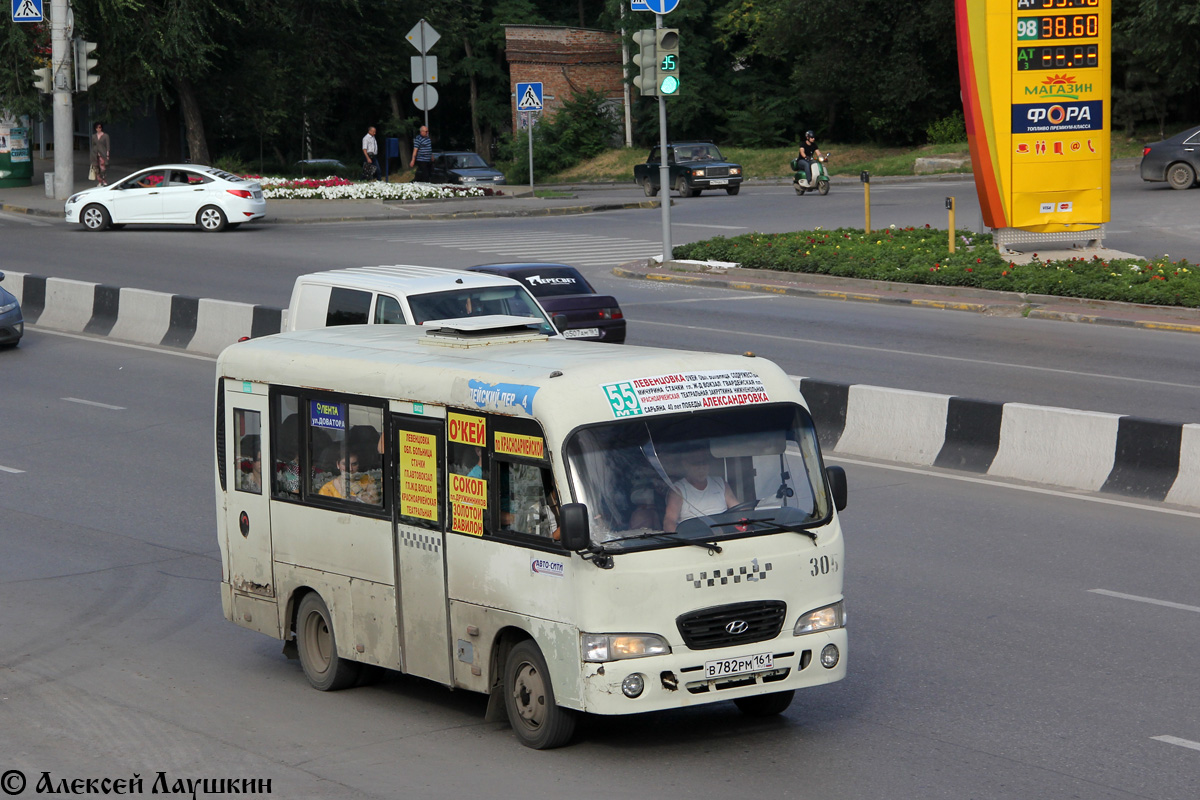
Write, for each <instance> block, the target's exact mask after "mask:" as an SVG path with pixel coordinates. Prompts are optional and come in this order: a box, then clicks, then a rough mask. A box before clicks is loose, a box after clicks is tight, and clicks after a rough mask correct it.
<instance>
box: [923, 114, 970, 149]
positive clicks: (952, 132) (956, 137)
mask: <svg viewBox="0 0 1200 800" xmlns="http://www.w3.org/2000/svg"><path fill="white" fill-rule="evenodd" d="M925 136H926V137H927V138H928V139H929V143H930V144H957V143H958V142H965V141H966V140H967V123H966V120H964V119H963V115H962V112H961V111H955V112H954V113H953V114H951V115H950V116H948V117H942V118H941V119H939V120H937V121H936V122H931V123H929V127H928V128H926V129H925Z"/></svg>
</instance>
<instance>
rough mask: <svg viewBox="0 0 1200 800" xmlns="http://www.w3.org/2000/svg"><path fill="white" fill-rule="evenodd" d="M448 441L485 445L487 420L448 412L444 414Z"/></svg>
mask: <svg viewBox="0 0 1200 800" xmlns="http://www.w3.org/2000/svg"><path fill="white" fill-rule="evenodd" d="M446 423H447V426H448V428H447V431H448V435H449V438H450V441H452V442H457V443H459V444H473V445H476V446H478V447H487V420H486V419H484V418H483V417H470V416H467V415H466V414H455V413H454V412H450V413H449V414H447V415H446Z"/></svg>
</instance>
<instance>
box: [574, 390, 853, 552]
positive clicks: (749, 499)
mask: <svg viewBox="0 0 1200 800" xmlns="http://www.w3.org/2000/svg"><path fill="white" fill-rule="evenodd" d="M566 457H567V463H568V466H569V468H570V475H571V488H572V491H573V494H574V498H575V501H576V502H580V503H585V504H586V505H587V507H588V510H589V512H590V516H591V519H592V523H591V530H592V538H593V540H594V541H595V542H596V543H597V544H605V543H608V544H609V545H610V546H612V545H614V544H616V545H619V546H624V547H632V546H633V545H634V543H635V542H636V543H637V546H638V547H644V546H663V545H665V544H669V543H671V542H672V541H677V540H678V538H679V537H686V538H694V539H696V540H698V541H712V540H713V539H716V538H734V537H741V536H755V535H763V534H768V533H777V532H778V531H780V530H803V529H806V528H810V527H812V526H815V525H819V524H822V523H823V522H825V521H826V520H827V519H828V517H829V514H830V501H829V498H828V496H827V495H826V492H825V481H824V478H823V474H822V467H821V460H820V454H819V449H818V446H817V437H816V432H815V431H814V429H813V424H812V417H810V416H809V414H808V412H807V411H805V410H804V409H803V408H802V407H800V406H797V405H793V404H772V405H755V406H743V407H739V408H724V409H717V410H712V411H704V412H697V413H689V414H681V415H673V416H661V417H640V418H635V419H624V420H618V421H614V422H609V423H604V424H601V425H594V426H590V427H587V428H583V429H581V430H578V431H576V432H575V433H574V434H573V435H572V436H571V437H570V438H569V439H568V440H567V443H566ZM648 532H669V533H670V532H673V533H675V534H676V536H675V537H672V538H667V537H661V536H660V537H654V536H647V535H646V534H647V533H648Z"/></svg>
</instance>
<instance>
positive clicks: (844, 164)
mask: <svg viewBox="0 0 1200 800" xmlns="http://www.w3.org/2000/svg"><path fill="white" fill-rule="evenodd" d="M1189 127H1191V126H1190V125H1176V126H1173V127H1169V128H1167V129H1166V131H1164V133H1165V134H1166V136H1168V137H1169V136H1173V135H1174V134H1176V133H1178V132H1179V131H1182V130H1185V129H1187V128H1189ZM1161 138H1163V137H1162V136H1160V133H1159V131H1158V129H1157V128H1153V129H1151V128H1141V129H1138V130H1137V132H1136V133H1135V134H1134V135H1133V136H1126V135H1125V133H1124V131H1117V132H1115V133H1114V134H1113V136H1112V157H1113V158H1114V159H1117V158H1140V157H1141V155H1142V148H1143V147H1144V146H1145V145H1147V144H1149V143H1151V142H1156V141H1159V140H1160V139H1161ZM821 149H822V150H824V151H826V152H829V153H832V154H833V155H832V158H830V160H829V170H830V172H831V173H832V174H834V175H851V176H857V175H858V174H859V173H860V172H861V171H862V170H868V171H870V173H871V175H873V176H878V177H882V176H889V175H912V174H914V172H913V164H914V163H915V162H916V160H917V159H918V158H922V157H925V156H940V155H953V154H959V155H967V154H968V151H967V143H966V142H961V143H959V144H940V145H924V146H922V147H917V148H911V147H907V148H905V147H880V146H878V145H872V144H838V143H837V142H822V143H821ZM649 152H650V148H648V147H634V148H631V149H625V148H620V149H615V150H608V151H606V152H604V153H601V154H600V155H598V156H596V157H595V158H592V159H588V160H587V161H584V162H582V163H580V164H577V165H576V166H574V167H572V168H571V169H568V170H565V171H563V172H560V173H558V174H557V175H552V176H550V177H549V178H545V179H543V180H541V181H539V182H540V183H590V182H601V181H603V182H607V181H616V182H618V183H625V182H629V183H632V182H633V165H634V164H640V163H642V162H643V161H645V160H646V155H647V154H648V153H649ZM721 152H722V153H723V154H724V155H725V157H726V158H728V159H729V160H730V161H735V162H737V163H739V164H741V165H742V169H743V173H744V174H745V176H746V177H747V178H787V177H791V175H792V171H791V169H790V167H789V166H788V162H790V161H791V160H792V158H794V157H795V155H796V147H795V146H789V147H772V148H746V147H733V146H728V147H727V146H724V145H722V147H721ZM953 171H954V172H970V171H971V170H970V168H964V169H962V170H953Z"/></svg>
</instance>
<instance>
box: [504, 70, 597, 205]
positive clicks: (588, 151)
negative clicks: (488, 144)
mask: <svg viewBox="0 0 1200 800" xmlns="http://www.w3.org/2000/svg"><path fill="white" fill-rule="evenodd" d="M608 109H609V107H608V104H607V103H606V98H605V97H604V95H602V94H600V93H599V92H596V91H593V90H589V91H586V92H582V93H579V94H575V95H572V97H571V98H570V99H569V100H567V101H566V102H564V103H563V105H562V108H560V109H558V111H556V112H555V114H554V117H553V118H551V119H550V120H548V121H542V122H540V123H539V124H537V125H535V126H534V129H533V131H534V133H533V172H534V177H535V178H538V179H540V178H545V177H546V176H548V175H553V174H554V173H556V172H562V171H563V170H566V169H570V168H571V167H573V166H575V165H576V164H578V163H579V162H580V161H583V160H584V159H588V158H592V157H593V156H597V155H599V154H600V153H603V152H604V151H605V150H607V149H608V148H609V146H610V145H611V144H612V137H613V135H614V134H615V133H616V130H617V120H616V119H615V118H614V117H613V116H612V115H611V114H610V113H609V110H608ZM499 161H502V162H509V163H508V164H506V165H504V166H503V167H502V168H503V169H504V170H505V173H506V174H507V175H508V180H509V183H524V182H525V181H527V180H528V177H529V139H528V137H527V134H526V132H525V131H518V132H517V134H516V135H514V136H512V137H510V138H508V139H504V140H502V141H501V143H500V148H499Z"/></svg>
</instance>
